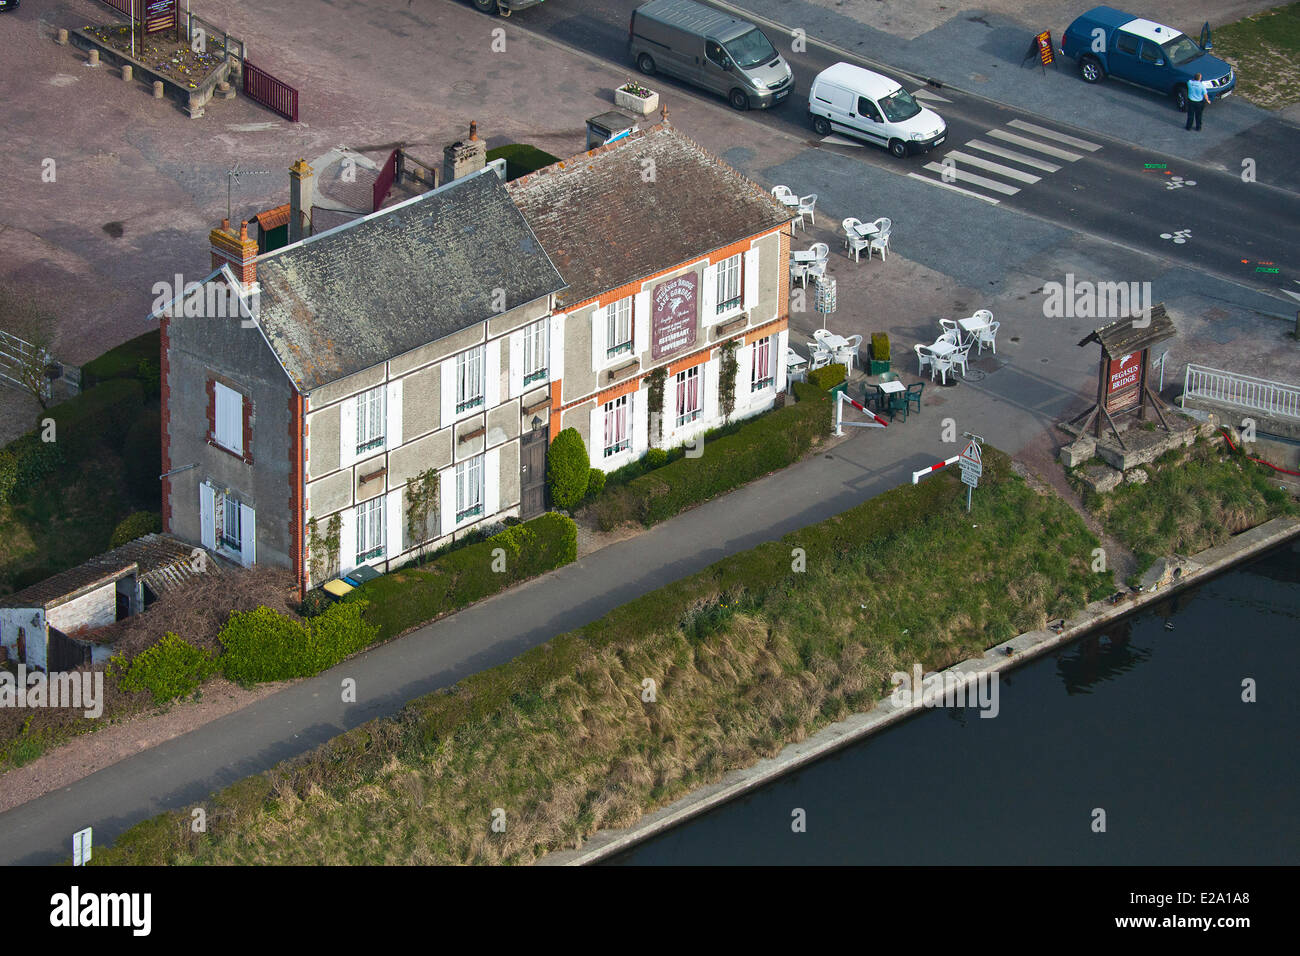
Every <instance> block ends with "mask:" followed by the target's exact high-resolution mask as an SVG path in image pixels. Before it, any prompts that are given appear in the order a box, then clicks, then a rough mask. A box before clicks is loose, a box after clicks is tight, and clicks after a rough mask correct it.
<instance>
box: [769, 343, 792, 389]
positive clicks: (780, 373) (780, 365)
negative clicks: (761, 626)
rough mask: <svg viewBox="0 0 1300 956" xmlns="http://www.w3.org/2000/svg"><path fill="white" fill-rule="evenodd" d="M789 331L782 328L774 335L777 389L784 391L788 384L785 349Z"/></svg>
mask: <svg viewBox="0 0 1300 956" xmlns="http://www.w3.org/2000/svg"><path fill="white" fill-rule="evenodd" d="M789 335H790V333H789V331H788V330H785V329H782V330H781V332H780V333H779V334H778V335H774V336H772V367H773V368H774V369H776V371H775V372H774V373H773V374H774V375H775V377H776V390H777V391H778V392H784V391H785V386H786V379H785V349H786V343H787V342H788V341H789Z"/></svg>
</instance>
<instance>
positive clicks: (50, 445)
mask: <svg viewBox="0 0 1300 956" xmlns="http://www.w3.org/2000/svg"><path fill="white" fill-rule="evenodd" d="M5 448H6V450H7V451H8V452H9V453H10V454H12V455H13V456H14V477H15V487H14V489H13V494H14V496H15V497H18V496H20V495H21V494H22V493H23V491H24V490H26V489H28V488H31V487H32V486H34V485H37V484H40V483H41V482H42V481H44V480H45V479H46V478H48V477H49V476H50V475H52V474H54V473H55V472H56V471H58V470H59V468H60V467H61V466H62V465H63V464H64V462H65V459H64V456H63V449H62V448H61V447H60V446H59V444H58V442H52V441H41V439H40V436H39V435H37V433H36V432H34V431H33V432H28V433H27V434H25V435H20V436H19V437H17V438H15V439H14V440H13V441H11V442H10V443H9V444H8V445H6V446H5Z"/></svg>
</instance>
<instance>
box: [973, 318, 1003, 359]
mask: <svg viewBox="0 0 1300 956" xmlns="http://www.w3.org/2000/svg"><path fill="white" fill-rule="evenodd" d="M1001 327H1002V323H1001V322H990V323H989V324H988V325H986V326H985V327H984V328H982V329H980V330H979V331H978V332H976V333H975V344H976V345H978V346H979V351H978V352H977V353H976V354H978V355H982V354H984V346H986V345H987V346H989V347H990V348H991V349H993V354H994V355H997V354H998V343H997V337H998V329H1000V328H1001Z"/></svg>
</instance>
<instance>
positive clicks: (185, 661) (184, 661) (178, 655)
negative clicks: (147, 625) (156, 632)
mask: <svg viewBox="0 0 1300 956" xmlns="http://www.w3.org/2000/svg"><path fill="white" fill-rule="evenodd" d="M218 666H219V665H218V662H217V658H216V656H215V655H214V654H212V653H210V652H209V651H205V650H203V649H202V648H199V647H195V646H194V645H193V644H191V643H189V641H185V640H182V639H181V638H180V637H178V636H177V635H175V634H174V633H172V632H171V631H168V632H167V633H166V634H164V635H163V637H162V640H160V641H158V643H156V644H154V645H153V647H150V648H148V649H147V650H145V651H142V652H141V653H139V654H137V655H136V656H135V657H133V658H132V659H131V660H130V662H128V661H127V660H126V658H124V657H122V656H121V655H118V656H115V657H114V658H113V659H112V660H111V661H110V663H109V668H108V673H109V676H110V677H113V678H115V679H116V680H117V681H118V683H119V685H120V686H121V687H122V689H123V690H127V691H130V692H131V693H138V692H139V691H145V690H147V691H149V693H151V694H152V695H153V702H154V703H155V704H165V703H166V702H167V701H169V700H175V699H176V698H177V697H184V696H186V695H188V694H192V693H194V691H196V690H198V688H199V686H200V685H201V684H202V683H203V682H204V681H205V680H207V679H208V678H209V677H211V676H212V675H213V674H215V673H216V672H217V668H218Z"/></svg>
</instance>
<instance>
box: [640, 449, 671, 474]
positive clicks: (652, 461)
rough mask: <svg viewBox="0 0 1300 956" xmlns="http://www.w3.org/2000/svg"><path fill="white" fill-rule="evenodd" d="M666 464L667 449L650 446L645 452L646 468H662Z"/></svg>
mask: <svg viewBox="0 0 1300 956" xmlns="http://www.w3.org/2000/svg"><path fill="white" fill-rule="evenodd" d="M666 464H668V449H666V448H651V449H650V450H649V451H648V452H646V453H645V466H646V469H647V470H653V469H655V468H662V467H663V466H664V465H666Z"/></svg>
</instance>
